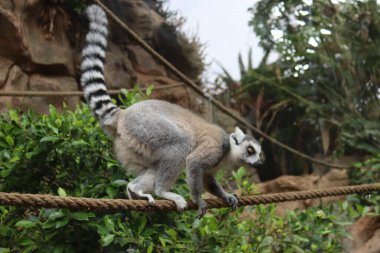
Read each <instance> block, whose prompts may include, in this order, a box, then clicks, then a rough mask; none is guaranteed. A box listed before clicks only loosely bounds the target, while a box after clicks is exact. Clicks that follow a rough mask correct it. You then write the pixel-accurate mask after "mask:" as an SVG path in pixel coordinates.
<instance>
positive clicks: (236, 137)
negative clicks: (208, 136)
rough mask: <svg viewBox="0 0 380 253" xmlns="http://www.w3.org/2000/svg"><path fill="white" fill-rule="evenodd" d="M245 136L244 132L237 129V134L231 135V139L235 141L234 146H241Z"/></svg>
mask: <svg viewBox="0 0 380 253" xmlns="http://www.w3.org/2000/svg"><path fill="white" fill-rule="evenodd" d="M244 136H245V134H244V133H243V131H242V130H241V129H240V128H238V127H236V128H235V132H234V133H232V134H231V135H230V137H231V138H232V139H233V141H234V144H236V145H239V144H240V143H242V142H243V139H244Z"/></svg>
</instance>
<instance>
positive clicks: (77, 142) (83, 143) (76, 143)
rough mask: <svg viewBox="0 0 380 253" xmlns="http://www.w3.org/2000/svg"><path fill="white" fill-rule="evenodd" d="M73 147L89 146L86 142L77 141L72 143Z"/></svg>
mask: <svg viewBox="0 0 380 253" xmlns="http://www.w3.org/2000/svg"><path fill="white" fill-rule="evenodd" d="M71 145H72V146H81V145H88V143H87V142H85V141H84V140H77V141H73V142H71Z"/></svg>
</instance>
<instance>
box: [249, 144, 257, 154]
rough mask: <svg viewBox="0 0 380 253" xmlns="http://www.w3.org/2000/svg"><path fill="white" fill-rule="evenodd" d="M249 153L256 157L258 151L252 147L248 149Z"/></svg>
mask: <svg viewBox="0 0 380 253" xmlns="http://www.w3.org/2000/svg"><path fill="white" fill-rule="evenodd" d="M247 153H248V155H254V154H256V150H255V149H254V148H253V147H252V146H248V147H247Z"/></svg>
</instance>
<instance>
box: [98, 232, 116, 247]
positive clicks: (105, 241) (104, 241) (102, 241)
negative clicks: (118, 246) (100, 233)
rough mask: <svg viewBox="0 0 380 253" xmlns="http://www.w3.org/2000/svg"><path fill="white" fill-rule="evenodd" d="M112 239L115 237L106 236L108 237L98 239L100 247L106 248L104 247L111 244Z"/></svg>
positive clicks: (111, 235)
mask: <svg viewBox="0 0 380 253" xmlns="http://www.w3.org/2000/svg"><path fill="white" fill-rule="evenodd" d="M114 238H115V235H113V234H108V235H106V236H104V237H102V238H100V245H102V246H103V247H106V246H108V245H110V244H111V242H113V240H114Z"/></svg>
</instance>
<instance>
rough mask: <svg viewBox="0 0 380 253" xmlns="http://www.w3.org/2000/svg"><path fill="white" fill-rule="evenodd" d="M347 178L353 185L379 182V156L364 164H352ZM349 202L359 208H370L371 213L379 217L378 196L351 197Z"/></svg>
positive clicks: (379, 196)
mask: <svg viewBox="0 0 380 253" xmlns="http://www.w3.org/2000/svg"><path fill="white" fill-rule="evenodd" d="M349 177H350V179H351V182H352V183H353V184H368V183H374V182H377V183H378V182H380V154H378V155H377V156H374V157H372V158H370V159H368V160H366V161H364V162H359V163H355V164H354V168H353V169H351V170H350V171H349ZM349 201H350V202H352V203H355V204H357V205H358V206H359V207H360V206H372V210H371V211H372V212H373V213H374V214H377V215H380V195H379V194H369V195H365V196H360V195H352V196H350V197H349Z"/></svg>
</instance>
